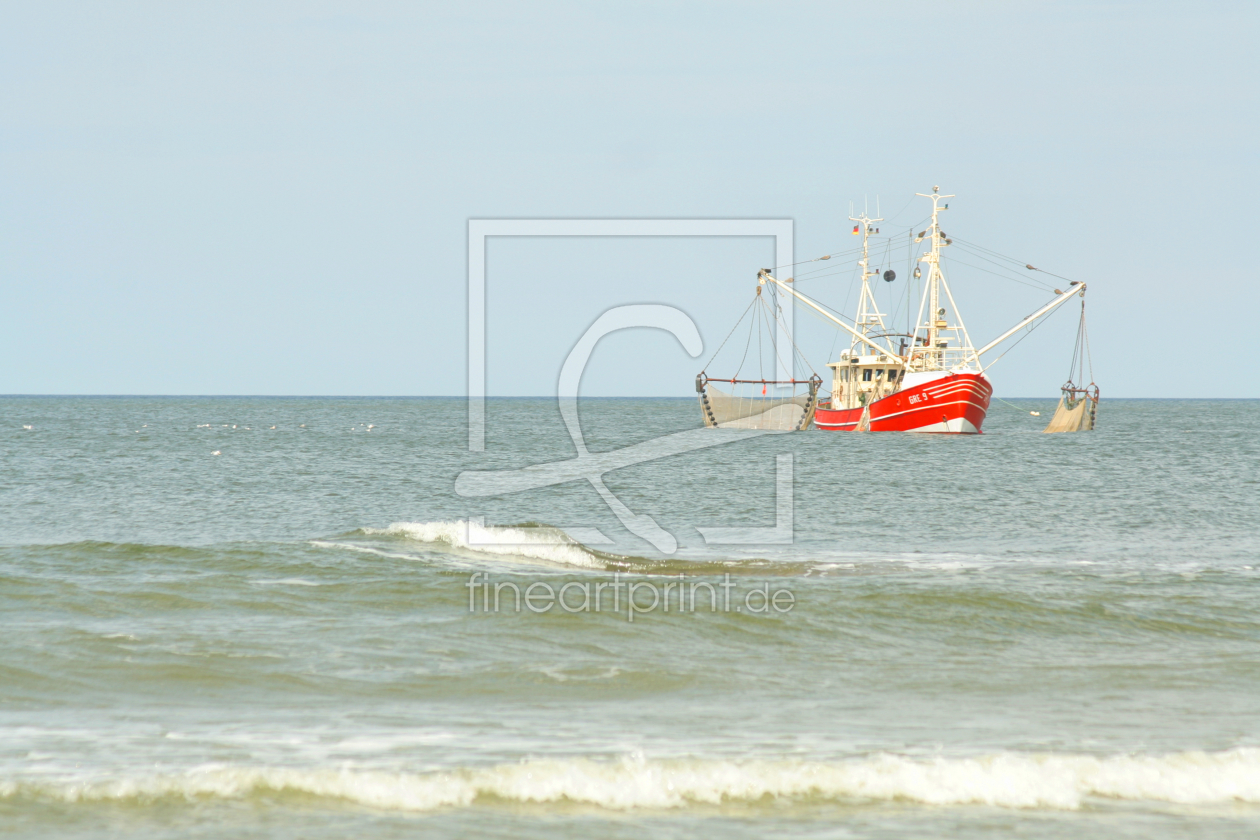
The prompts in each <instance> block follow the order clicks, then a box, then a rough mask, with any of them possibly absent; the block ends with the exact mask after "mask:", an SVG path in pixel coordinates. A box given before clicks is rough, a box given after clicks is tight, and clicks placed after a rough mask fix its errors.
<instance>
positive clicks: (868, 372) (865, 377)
mask: <svg viewBox="0 0 1260 840" xmlns="http://www.w3.org/2000/svg"><path fill="white" fill-rule="evenodd" d="M872 373H873V371H872V370H871V369H870V368H867V369H866V370H864V371H862V381H863V382H870V381H871V374H872Z"/></svg>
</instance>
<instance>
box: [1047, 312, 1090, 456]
mask: <svg viewBox="0 0 1260 840" xmlns="http://www.w3.org/2000/svg"><path fill="white" fill-rule="evenodd" d="M1086 363H1088V365H1089V384H1088V385H1077V384H1076V382H1084V381H1085V365H1086ZM1060 390H1061V391H1062V392H1063V395H1062V396H1061V397H1059V405H1058V407H1057V408H1055V410H1054V416H1053V417H1051V418H1050V424H1049V425H1048V426H1046V428H1045V429H1044V430H1043V431H1045V432H1046V433H1053V432H1088V431H1092V430H1093V428H1094V421H1095V420H1096V419H1097V417H1098V386H1097V385H1095V384H1094V363H1093V360H1092V359H1090V354H1089V333H1087V332H1086V330H1085V299H1084V298H1083V297H1082V299H1081V323H1080V326H1078V327H1077V328H1076V350H1075V352H1073V354H1072V366H1071V367H1070V368H1068V380H1067V382H1065V383H1063V387H1062V388H1061V389H1060Z"/></svg>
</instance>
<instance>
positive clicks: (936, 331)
mask: <svg viewBox="0 0 1260 840" xmlns="http://www.w3.org/2000/svg"><path fill="white" fill-rule="evenodd" d="M915 195H921V196H923V197H924V198H930V199H932V223H931V225H929V226H928V228H927V230H925V231H921V232H920V233H919V236H918V237H917V238H916V239H915V241H916V242H922V241H923V239H924V238H927V239H929V241H930V244H931V248H930V250H928V251H927V253H925V254H924V255H923V256H921V257H920V258H919V262H921V263H927V266H928V282H927V288H926V289H924V290H923V298H922V300H920V302H919V314H918V316H917V318H916V321H917V324H918V326H916V327H915V330H914V344H915V346H916V348H917V346H918V343H919V342H920V341H922V342H923V346H924V348H926V349H924V350H922V351H919V350H917V349H916V350H912V351H911V364H910V368H911V369H912V370H945V369H947V368H954V367H968V366H971V365H973V364H974V366H975V368H977V369H978V368H979V366H980V360H979V359H978V358H977V356H976V351H975V349H974V348H973V347H972V346H971V336H969V335H968V334H967V327H966V326H965V325H964V324H963V321H962V315H961V314H959V312H958V307H957V306H956V305H955V304H954V296H953V294H952V293H951V292H950V290H949V284H948V283H947V282H946V281H945V275H944V274H943V273H942V272H941V248H942V247H944V246H947V245H949V244H950V240H949V239H947V238H946V237H945V234H944V232H942V231H941V226H940V222H939V220H938V216H939V215H940V213H941V211H942V210H948V209H949V205H948V204H946V205H944V206H941V199H943V198H953V197H954V196H953V195H941V194H940V187H932V192H931V193H930V194H929V193H915ZM942 291H943V292H944V293H945V297H946V298H947V299H948V300H949V307H950V309H949V310H946V309H945V307H942V306H941V303H942V299H941V292H942ZM925 304H926V306H927V319H926V320H924V318H923V309H924V305H925ZM947 316H952V318H953V320H954V322H955V323H953V324H951V323H950V318H949V317H947ZM920 330H923V331H924V336H923V337H922V338H920V337H919V331H920ZM942 333H950V334H952V337H953V339H954V341H953V346H952V347H951V346H950V341H949V339H948V338H946V337H944V336H942Z"/></svg>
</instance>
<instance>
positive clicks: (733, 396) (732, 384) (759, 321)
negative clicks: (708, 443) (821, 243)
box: [696, 286, 822, 432]
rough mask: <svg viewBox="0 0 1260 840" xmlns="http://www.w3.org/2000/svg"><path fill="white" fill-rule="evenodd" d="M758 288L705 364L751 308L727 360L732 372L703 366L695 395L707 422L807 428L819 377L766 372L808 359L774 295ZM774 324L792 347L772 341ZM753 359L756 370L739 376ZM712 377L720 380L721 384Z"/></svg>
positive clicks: (743, 426) (725, 425) (740, 426)
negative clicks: (716, 373)
mask: <svg viewBox="0 0 1260 840" xmlns="http://www.w3.org/2000/svg"><path fill="white" fill-rule="evenodd" d="M761 288H762V287H761V286H758V287H757V294H756V296H755V297H754V298H753V300H752V303H750V304H749V305H748V308H747V309H745V310H744V314H743V315H742V316H740V319H739V321H737V322H736V323H735V326H734V327H732V328H731V332H730V333H729V334H728V335H727V336H726V339H725V340H724V341H723V342H722V344H721V345H720V346H719V347H718V349H717V351H716V352H715V353H714V354H713V357H712V358H710V359H709V362H708V364H706V365H705V368H706V369H707V368H708V367H709V365H711V364H712V363H713V360H714V359H716V358H717V356H718V354H719V353H721V352H722V348H723V347H725V346H726V343H727V341H729V340H730V338H731V336H732V335H734V334H735V331H736V330H737V329H739V326H740V324H742V323H743V322H744V320H745V319H747V318H748V317H749V315H750V314H752V318H751V320H750V321H749V326H748V336H747V339H746V340H745V342H744V350H743V355H742V356H741V357H740V359H739V363H738V364H737V365H732V367H734V368H735V372H734V374H732V375H731V376H730V377H710V376H709V375H708V374H707V373H706V372H705V371H701V372H700V374H699V375H698V376H697V377H696V395H697V396H698V397H699V399H700V408H701V411H702V416H703V419H704V424H705V425H706V426H710V427H715V428H724V429H769V430H774V431H783V432H791V431H800V430H803V429H807V428H809V424H810V423H812V422H813V420H814V409H815V407H816V406H817V404H818V389H819V385H820V384H821V383H822V377H820V376H819V375H818V374H817V373H814V374H813V375H812V376H810V377H809V378H808V379H796V378H795V377H792V376H790V375H789V376H788V377H787V378H783V377H782V376H780V378H777V379H776V378H774V377H773V376H767V375H766V373H767V371H766V368H767V366H768V367H769V368H770V371H790V370H791V369H792V366H793V364H794V363H795V361H796V360H797V359H798V358H799V359H800V360H801V361H802V362H803V363H804V365H805V366H806V367H809V362H808V361H807V360H805V357H804V356H802V355H801V353H800V350H799V349H797V347H796V344H795V342H793V341H792V337H791V334H790V333H789V332H788V330H787V327H786V325H785V324H784V323H783V320H782V318H780V317H779V312H780V311H781V310H780V307H779V304H778V301H777V299H775V300H772V301H771V302H769V303H767V301H766V299H765V298H764V297H762V294H761ZM776 326H777V327H778V328H779V330H780V332H781V334H782V335H784V336H786V337H787V339H788V343H789V344H791V350H792V352H791V353H785V352H783V351H784V350H785V349H786V348H781V347H779V346H778V345H777V344H776V342H775V327H776ZM754 337H755V339H756V342H755V346H754ZM750 355H751V356H752V358H751V359H750ZM754 365H755V366H756V369H757V372H758V376H757V378H756V379H752V378H741V376H740V374H741V372H742V371H743V370H744V368H745V367H746V366H754ZM811 370H812V368H811ZM714 383H720V387H719V385H717V384H714Z"/></svg>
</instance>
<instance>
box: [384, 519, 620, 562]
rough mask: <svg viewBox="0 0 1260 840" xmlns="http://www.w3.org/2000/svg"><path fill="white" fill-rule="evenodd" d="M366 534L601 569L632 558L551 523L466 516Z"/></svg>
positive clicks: (494, 554) (481, 552) (500, 555)
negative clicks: (490, 520)
mask: <svg viewBox="0 0 1260 840" xmlns="http://www.w3.org/2000/svg"><path fill="white" fill-rule="evenodd" d="M361 530H362V532H363V533H364V534H379V535H384V536H391V537H405V538H407V539H410V540H416V541H417V542H425V543H439V544H443V545H448V546H451V547H453V548H458V549H463V550H465V551H472V552H476V553H478V554H488V555H493V556H497V557H512V558H518V559H520V558H523V559H527V560H537V561H542V562H543V563H547V564H550V565H558V566H569V567H575V568H579V569H596V570H600V571H606V570H611V569H614V568H625V567H627V566H628V565H630V563H631V561H632V560H643V559H644V558H629V557H624V556H622V555H618V554H608V553H606V552H602V551H596V550H595V549H593V548H589V547H587V546H585V545H582V543H580V542H578V541H577V540H575V539H573V538H572V537H570V536H569V535H568V534H566V533H565V532H564V531H562V530H561V529H559V528H554V527H552V526H550V525H536V524H533V523H530V524H525V525H511V526H503V525H482V524H480V523H477V522H472V521H468V520H464V519H458V520H455V521H453V522H395V523H393V524H392V525H390V526H389V527H388V528H363V529H361Z"/></svg>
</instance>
